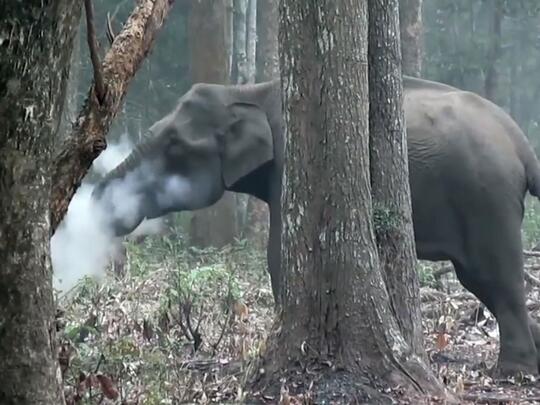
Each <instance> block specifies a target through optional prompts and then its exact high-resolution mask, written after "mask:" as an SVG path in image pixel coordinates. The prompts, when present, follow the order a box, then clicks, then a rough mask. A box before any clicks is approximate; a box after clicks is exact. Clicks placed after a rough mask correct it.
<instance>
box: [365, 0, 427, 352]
mask: <svg viewBox="0 0 540 405" xmlns="http://www.w3.org/2000/svg"><path fill="white" fill-rule="evenodd" d="M369 5H370V9H369V10H370V13H369V105H370V110H369V124H370V125H369V132H370V140H371V142H370V163H371V187H372V198H373V207H374V208H373V214H374V221H375V234H376V236H377V245H378V251H379V257H380V260H381V266H382V268H383V275H384V278H385V282H386V286H387V289H388V294H389V296H390V304H391V307H392V311H393V312H394V315H395V316H396V319H397V321H398V324H399V326H400V329H401V332H402V334H403V336H404V337H405V340H406V341H407V343H408V344H409V345H410V346H411V348H412V350H413V351H414V352H415V353H416V354H418V355H419V356H420V357H423V358H427V357H426V354H425V350H424V339H423V335H422V317H421V312H420V293H419V290H420V283H419V281H418V275H417V273H416V251H415V245H414V234H413V224H412V213H411V191H410V187H409V169H408V163H407V159H408V158H407V139H406V134H405V129H406V128H405V116H404V111H403V85H402V80H401V57H400V55H401V52H400V41H399V20H398V0H369Z"/></svg>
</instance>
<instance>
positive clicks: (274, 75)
mask: <svg viewBox="0 0 540 405" xmlns="http://www.w3.org/2000/svg"><path fill="white" fill-rule="evenodd" d="M257 7H258V10H257V39H258V41H257V81H258V82H262V81H266V80H273V79H278V78H279V55H278V22H279V10H278V0H265V1H259V2H258V5H257Z"/></svg>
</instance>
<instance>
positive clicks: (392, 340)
mask: <svg viewBox="0 0 540 405" xmlns="http://www.w3.org/2000/svg"><path fill="white" fill-rule="evenodd" d="M367 11H368V10H367V2H366V1H357V0H343V1H339V2H335V1H329V0H328V1H318V2H298V1H293V0H288V1H287V0H283V1H282V2H281V6H280V25H281V26H280V40H281V44H280V45H281V46H280V53H281V55H280V60H281V64H282V65H281V67H282V70H281V71H282V79H283V92H284V93H283V99H284V114H285V115H284V116H285V122H286V129H287V132H288V135H287V150H286V154H287V156H286V162H287V164H286V166H285V173H284V181H283V187H282V193H283V195H282V206H283V207H284V208H283V212H282V219H283V234H282V240H283V250H282V263H283V269H284V273H283V274H284V278H283V288H284V291H283V294H282V299H283V307H282V312H281V315H280V318H279V319H278V320H277V322H276V324H275V326H274V329H273V333H272V334H271V336H270V337H269V341H268V346H267V347H268V349H267V352H266V353H265V359H266V364H265V365H266V367H265V368H264V371H265V373H264V375H266V378H267V379H270V381H276V380H278V381H279V380H281V381H284V385H285V389H289V390H290V391H291V392H293V393H297V392H299V391H300V392H301V391H304V390H307V387H308V386H309V385H310V384H313V387H312V388H311V392H312V393H313V396H314V398H313V401H314V402H315V403H319V402H322V400H323V399H325V400H327V402H332V401H330V398H331V399H332V400H333V401H337V402H338V403H353V402H357V400H358V398H362V399H363V400H365V399H366V396H367V395H370V400H369V403H370V404H376V403H380V400H381V395H382V394H379V393H377V391H376V390H375V389H373V388H370V387H373V386H376V385H375V384H382V382H383V380H385V379H389V380H390V379H391V380H392V381H393V382H396V381H399V382H400V384H401V385H402V387H403V388H411V391H413V392H416V391H421V390H423V389H426V390H430V389H433V390H436V388H435V387H437V385H436V382H435V381H434V379H430V378H431V374H430V372H429V370H428V368H427V366H425V365H424V364H423V363H422V362H421V361H419V359H418V357H417V356H415V355H414V354H411V351H410V348H409V347H408V345H407V343H406V342H405V341H404V339H403V338H402V336H401V334H400V331H399V327H398V325H397V323H396V320H395V318H394V316H393V314H392V311H391V309H390V305H389V302H388V295H387V292H386V289H385V286H384V283H383V279H382V275H381V271H380V268H379V260H378V255H377V247H376V242H375V235H374V230H373V223H372V208H371V187H370V180H369V178H370V176H369V132H368V125H369V124H368V105H369V99H368V71H367V66H368V56H367V50H368V41H367V26H368V24H367ZM306 369H309V370H310V373H309V374H311V375H309V376H308V374H307V373H305V370H306ZM312 373H316V374H317V375H314V374H312ZM375 376H376V377H375ZM375 378H376V379H377V383H375V382H374V379H375ZM428 381H429V382H428ZM265 382H268V381H265ZM271 386H274V387H275V385H271ZM278 386H279V387H280V386H281V382H280V383H278ZM330 394H333V395H332V396H331V397H330ZM355 399H356V400H355Z"/></svg>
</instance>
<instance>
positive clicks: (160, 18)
mask: <svg viewBox="0 0 540 405" xmlns="http://www.w3.org/2000/svg"><path fill="white" fill-rule="evenodd" d="M173 3H174V0H141V1H139V2H138V3H137V6H136V7H135V8H134V10H133V12H132V13H131V15H130V16H129V18H128V20H127V21H126V23H125V24H124V28H123V29H122V31H121V32H120V33H119V34H118V35H117V36H116V38H115V40H114V42H113V44H112V46H111V49H109V51H108V52H107V54H106V55H105V58H104V60H103V63H102V64H101V65H100V64H99V62H98V63H94V69H95V70H98V71H100V75H99V76H100V78H101V80H100V79H99V78H98V79H97V80H94V84H93V85H92V87H91V88H90V90H89V91H88V97H87V99H86V102H85V104H84V105H83V108H82V110H81V112H80V113H79V117H78V119H77V121H76V123H75V126H74V128H73V132H72V133H71V134H70V136H69V137H68V138H67V139H66V141H65V142H64V145H63V147H62V150H61V151H60V153H59V154H58V156H57V158H56V167H55V172H54V179H53V190H52V197H51V225H52V230H53V232H54V231H55V230H56V228H57V227H58V225H59V224H60V222H61V221H62V219H63V218H64V215H65V213H66V212H67V209H68V206H69V203H70V201H71V198H72V197H73V195H74V194H75V191H76V190H77V188H78V187H79V185H80V184H81V181H82V179H83V178H84V176H85V175H86V173H87V172H88V169H89V168H90V166H91V165H92V162H93V161H94V159H96V158H97V157H98V156H99V154H100V153H101V152H102V151H103V149H105V147H106V146H107V142H106V140H105V135H106V134H107V132H108V131H109V128H110V126H111V123H112V121H113V119H114V118H115V117H116V115H117V114H118V111H119V110H120V107H121V105H122V101H123V99H124V96H125V94H126V91H127V87H128V84H129V83H130V81H131V79H133V76H134V75H135V72H137V69H138V68H139V67H140V65H141V63H142V62H143V60H144V58H145V57H146V55H147V54H148V52H150V49H151V48H152V44H153V42H154V38H155V36H156V34H157V32H158V31H159V29H160V28H161V26H162V24H163V22H164V20H165V18H166V17H167V14H168V13H169V10H170V8H171V7H172V4H173ZM98 84H99V85H98ZM96 85H98V86H97V87H96ZM99 87H103V89H102V91H103V93H104V94H101V95H100V94H99V93H100V92H101V91H96V90H97V89H98V88H99Z"/></svg>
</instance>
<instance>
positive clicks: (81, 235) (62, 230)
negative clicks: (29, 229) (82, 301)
mask: <svg viewBox="0 0 540 405" xmlns="http://www.w3.org/2000/svg"><path fill="white" fill-rule="evenodd" d="M132 146H133V145H132V144H131V143H130V142H129V139H128V138H127V136H123V137H122V138H121V139H120V142H119V143H110V144H109V146H108V147H107V149H106V150H105V151H104V152H103V153H102V154H101V155H100V157H99V158H98V159H96V161H95V162H94V165H93V168H92V169H93V170H94V171H97V172H100V173H102V174H104V173H106V172H108V171H109V170H111V169H113V168H114V167H116V166H117V165H118V164H119V163H121V162H122V160H123V159H125V158H126V157H127V156H128V155H129V153H130V152H131V150H132ZM149 176H152V170H151V168H150V167H146V166H141V167H140V168H139V170H137V171H135V172H133V173H130V174H128V175H127V176H125V178H124V179H123V180H122V181H118V182H117V184H114V186H113V187H108V188H107V192H108V193H111V194H110V195H109V196H108V197H109V198H110V200H109V201H112V202H113V207H114V212H110V211H107V209H108V207H107V208H106V207H105V206H104V205H103V204H101V203H100V202H98V201H96V200H94V199H92V191H93V188H94V185H91V184H88V183H83V184H82V185H81V187H79V189H78V190H77V192H76V193H75V195H74V196H73V199H72V200H71V203H70V205H69V208H68V212H67V214H66V217H65V218H64V220H63V221H62V224H61V226H60V227H59V228H58V229H57V231H56V233H55V234H54V236H53V238H52V239H51V259H52V266H53V270H54V277H53V282H54V287H55V288H56V289H57V290H59V291H60V292H67V291H69V290H71V289H72V288H73V287H74V286H75V285H76V284H77V282H78V281H79V280H80V279H82V278H83V277H85V276H89V277H93V278H96V279H97V280H98V281H99V280H100V279H101V278H102V276H103V275H104V274H105V270H106V268H107V265H108V264H109V263H110V260H111V259H113V258H114V256H115V255H117V254H118V253H119V252H120V249H119V248H120V243H121V239H120V238H116V237H114V232H113V229H112V227H111V225H110V222H109V221H108V219H109V218H110V217H111V215H114V216H115V217H116V218H122V219H123V220H124V221H127V222H130V221H133V218H134V216H135V215H136V213H137V210H138V205H139V204H140V197H139V194H138V193H137V189H138V187H139V186H140V183H141V182H144V181H149V180H150V179H151V178H150V177H149ZM101 201H103V200H101ZM163 227H164V224H163V219H162V218H156V219H152V220H144V221H143V222H142V223H141V224H140V225H139V226H138V227H137V228H136V229H135V230H134V231H133V232H132V233H131V235H149V234H156V233H159V232H161V231H162V230H163Z"/></svg>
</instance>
